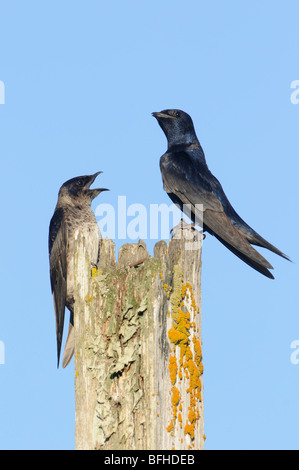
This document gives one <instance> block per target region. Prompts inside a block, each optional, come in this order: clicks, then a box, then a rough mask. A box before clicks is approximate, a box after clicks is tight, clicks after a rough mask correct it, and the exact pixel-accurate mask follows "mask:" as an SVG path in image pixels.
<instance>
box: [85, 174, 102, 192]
mask: <svg viewBox="0 0 299 470" xmlns="http://www.w3.org/2000/svg"><path fill="white" fill-rule="evenodd" d="M102 173H103V172H102V171H98V172H97V173H95V174H94V175H91V176H90V179H89V181H88V183H87V185H86V186H85V188H86V189H89V188H90V186H91V185H92V184H93V183H94V182H95V180H96V178H97V177H98V176H99V175H101V174H102Z"/></svg>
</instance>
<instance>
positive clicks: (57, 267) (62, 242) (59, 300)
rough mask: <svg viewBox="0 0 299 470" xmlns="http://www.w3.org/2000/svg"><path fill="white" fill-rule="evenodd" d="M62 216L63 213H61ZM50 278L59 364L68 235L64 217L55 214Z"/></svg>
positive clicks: (52, 231)
mask: <svg viewBox="0 0 299 470" xmlns="http://www.w3.org/2000/svg"><path fill="white" fill-rule="evenodd" d="M60 217H61V218H62V215H60ZM50 240H51V244H50V278H51V288H52V293H53V300H54V309H55V316H56V337H57V355H58V364H59V358H60V351H61V343H62V335H63V325H64V313H65V304H66V295H67V258H66V247H67V236H66V228H65V226H64V224H63V221H62V219H61V220H59V217H58V216H56V217H55V216H54V217H53V219H52V221H51V225H50Z"/></svg>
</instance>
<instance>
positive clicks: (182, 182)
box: [160, 152, 273, 269]
mask: <svg viewBox="0 0 299 470" xmlns="http://www.w3.org/2000/svg"><path fill="white" fill-rule="evenodd" d="M162 159H163V157H162ZM162 159H161V165H160V166H161V172H162V177H163V182H164V187H165V190H166V191H167V192H168V193H172V194H174V195H175V196H176V197H177V198H179V199H180V201H182V203H183V204H185V205H191V210H192V212H193V214H195V209H196V205H198V204H202V205H203V223H204V225H205V226H207V227H208V228H209V229H210V231H212V232H214V234H215V235H218V237H219V238H221V239H223V240H224V241H225V242H226V243H227V244H228V245H232V247H234V248H235V249H236V250H237V251H238V252H240V253H243V254H244V255H245V256H246V257H248V258H251V259H252V260H253V261H254V262H256V263H258V264H260V265H261V266H263V267H265V268H268V269H273V268H272V266H271V264H270V263H269V262H268V261H267V260H266V259H265V258H264V257H263V256H262V255H261V254H260V253H259V252H258V251H256V250H255V249H254V248H253V247H252V246H251V245H250V243H249V242H248V241H247V240H246V238H245V237H244V236H243V235H242V234H241V233H240V232H239V231H238V230H237V229H236V228H235V227H234V226H233V224H232V223H231V222H230V220H229V218H228V217H227V216H226V215H225V213H224V209H223V206H222V204H221V202H220V201H219V199H218V198H217V196H216V195H215V194H214V192H213V189H212V186H211V184H210V182H209V178H214V177H213V175H212V174H211V173H210V171H209V170H208V169H207V168H206V169H205V168H204V169H203V168H202V167H201V166H200V165H196V162H195V161H194V160H193V159H191V158H189V156H188V154H187V153H186V152H178V153H177V154H175V156H174V157H171V158H167V159H166V161H163V160H162Z"/></svg>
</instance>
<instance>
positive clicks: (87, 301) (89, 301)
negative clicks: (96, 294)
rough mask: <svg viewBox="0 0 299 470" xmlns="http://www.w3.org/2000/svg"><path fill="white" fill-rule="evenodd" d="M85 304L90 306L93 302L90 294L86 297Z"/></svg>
mask: <svg viewBox="0 0 299 470" xmlns="http://www.w3.org/2000/svg"><path fill="white" fill-rule="evenodd" d="M85 302H86V303H87V304H90V303H91V302H92V297H90V296H89V295H88V294H87V295H86V296H85Z"/></svg>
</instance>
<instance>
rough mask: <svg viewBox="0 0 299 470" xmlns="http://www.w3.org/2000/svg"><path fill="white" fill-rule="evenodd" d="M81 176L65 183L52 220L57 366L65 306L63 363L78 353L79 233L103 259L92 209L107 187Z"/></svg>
mask: <svg viewBox="0 0 299 470" xmlns="http://www.w3.org/2000/svg"><path fill="white" fill-rule="evenodd" d="M101 173H102V172H101V171H100V172H98V173H96V174H94V175H90V176H79V177H78V178H73V179H71V180H69V181H67V182H66V183H64V184H63V185H62V186H61V188H60V191H59V195H58V202H57V205H56V209H55V212H54V215H53V217H52V219H51V222H50V230H49V256H50V278H51V288H52V293H53V300H54V309H55V316H56V337H57V356H58V360H57V367H58V366H59V359H60V351H61V343H62V335H63V325H64V313H65V307H67V308H68V309H69V311H70V324H69V333H68V337H67V340H66V345H65V350H64V355H63V364H62V365H63V367H66V366H67V365H68V364H69V362H70V360H71V359H72V356H73V354H74V343H75V335H74V302H75V301H74V259H73V257H74V242H75V240H76V238H77V236H78V234H79V233H82V234H83V235H86V237H88V240H89V243H88V247H89V248H88V249H89V253H88V254H89V257H90V261H91V263H92V264H95V265H96V264H97V262H98V259H99V245H100V238H101V233H100V230H99V226H98V224H97V222H96V218H95V215H94V213H93V211H92V209H91V202H92V201H93V199H94V198H96V197H97V196H98V195H99V194H100V193H101V192H102V191H108V189H106V188H100V189H90V187H91V185H92V183H93V182H94V181H95V179H96V177H97V176H98V175H99V174H101Z"/></svg>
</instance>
